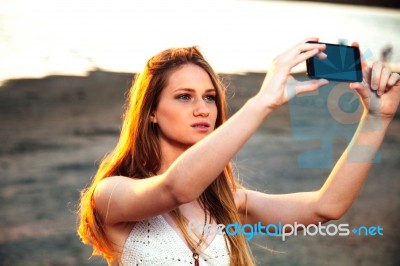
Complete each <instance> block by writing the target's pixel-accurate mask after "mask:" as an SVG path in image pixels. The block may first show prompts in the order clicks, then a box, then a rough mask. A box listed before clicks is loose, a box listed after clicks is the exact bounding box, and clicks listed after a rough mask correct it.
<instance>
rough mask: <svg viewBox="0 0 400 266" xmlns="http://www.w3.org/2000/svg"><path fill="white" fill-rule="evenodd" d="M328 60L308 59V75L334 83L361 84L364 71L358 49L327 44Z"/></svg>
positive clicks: (325, 51)
mask: <svg viewBox="0 0 400 266" xmlns="http://www.w3.org/2000/svg"><path fill="white" fill-rule="evenodd" d="M325 44H326V49H325V50H324V53H325V54H326V55H327V56H328V57H327V58H326V59H319V58H318V57H317V56H314V57H312V58H310V59H307V62H306V64H307V75H308V76H309V77H310V78H314V79H319V78H324V79H328V80H334V81H344V82H361V81H362V69H361V60H360V50H359V49H358V47H353V46H346V45H339V44H330V43H325Z"/></svg>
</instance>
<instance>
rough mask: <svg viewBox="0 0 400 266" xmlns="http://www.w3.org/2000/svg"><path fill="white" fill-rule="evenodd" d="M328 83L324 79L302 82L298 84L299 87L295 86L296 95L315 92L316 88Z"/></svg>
mask: <svg viewBox="0 0 400 266" xmlns="http://www.w3.org/2000/svg"><path fill="white" fill-rule="evenodd" d="M328 83H329V81H328V80H326V79H314V80H308V81H303V82H301V83H300V85H297V86H296V94H300V93H303V92H310V91H315V90H317V89H318V88H320V87H322V86H324V85H327V84H328Z"/></svg>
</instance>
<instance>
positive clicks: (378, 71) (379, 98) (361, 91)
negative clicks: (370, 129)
mask: <svg viewBox="0 0 400 266" xmlns="http://www.w3.org/2000/svg"><path fill="white" fill-rule="evenodd" d="M352 45H353V46H357V47H358V43H352ZM362 68H363V81H362V82H361V83H360V82H356V83H350V88H352V89H354V90H355V91H356V92H357V93H358V95H359V96H360V98H361V101H362V103H363V105H364V114H368V115H373V116H375V117H378V118H382V119H388V120H391V119H392V118H393V116H394V115H395V113H396V110H397V108H398V106H399V102H400V75H399V74H398V73H392V72H391V70H390V69H389V68H387V67H385V66H384V65H383V64H382V63H381V62H375V63H373V64H372V67H370V66H368V64H367V63H366V62H365V60H364V59H362Z"/></svg>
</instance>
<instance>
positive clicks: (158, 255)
mask: <svg viewBox="0 0 400 266" xmlns="http://www.w3.org/2000/svg"><path fill="white" fill-rule="evenodd" d="M203 253H204V254H200V258H199V263H200V266H203V265H215V266H224V265H229V253H228V250H227V246H226V244H225V239H224V236H222V235H218V234H217V235H216V236H215V238H214V239H213V240H212V242H211V243H210V244H209V245H208V246H207V247H206V248H205V249H203ZM120 265H121V266H136V265H140V266H155V265H171V266H172V265H173V266H179V265H186V266H187V265H194V259H193V253H192V251H191V250H190V249H189V247H188V246H187V245H186V242H185V241H184V240H183V239H182V238H181V237H180V236H179V235H178V233H177V232H176V231H175V230H174V229H173V228H172V227H171V225H170V224H169V223H168V222H167V221H166V220H165V219H164V217H163V216H161V215H159V216H156V217H153V218H151V219H149V220H144V221H141V222H138V223H136V224H135V226H134V228H133V229H132V231H131V232H130V234H129V236H128V238H127V239H126V241H125V245H124V248H123V250H122V254H121V262H120Z"/></svg>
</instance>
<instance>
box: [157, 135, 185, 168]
mask: <svg viewBox="0 0 400 266" xmlns="http://www.w3.org/2000/svg"><path fill="white" fill-rule="evenodd" d="M188 148H190V146H188V145H182V144H181V145H179V144H177V143H170V142H168V141H166V140H165V139H163V138H161V139H160V149H161V166H160V170H159V171H158V172H157V174H162V173H164V172H165V171H167V170H168V168H169V167H170V166H171V164H173V163H174V161H175V160H176V159H177V158H178V157H179V156H180V155H181V154H182V153H183V152H185V151H186V150H187V149H188Z"/></svg>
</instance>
